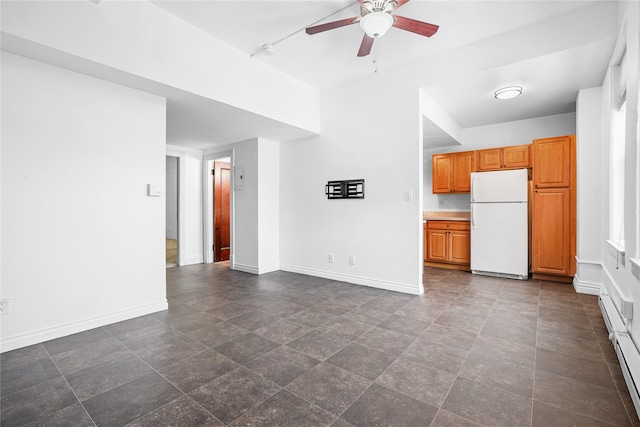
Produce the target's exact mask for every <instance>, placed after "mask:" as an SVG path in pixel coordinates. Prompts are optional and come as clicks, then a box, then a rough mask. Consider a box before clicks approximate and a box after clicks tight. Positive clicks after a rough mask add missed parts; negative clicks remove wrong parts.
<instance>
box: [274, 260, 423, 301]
mask: <svg viewBox="0 0 640 427" xmlns="http://www.w3.org/2000/svg"><path fill="white" fill-rule="evenodd" d="M280 270H282V271H288V272H291V273H299V274H306V275H308V276H315V277H322V278H324V279H331V280H336V281H339V282H347V283H353V284H354V285H362V286H369V287H371V288H378V289H385V290H387V291H394V292H401V293H404V294H411V295H422V294H423V293H424V288H423V287H422V284H419V285H411V284H408V283H398V282H391V281H386V280H378V279H372V278H369V277H362V276H354V275H350V274H343V273H337V272H335V271H326V270H317V269H314V268H306V267H299V266H295V265H289V264H283V265H281V266H280Z"/></svg>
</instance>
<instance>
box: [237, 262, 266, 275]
mask: <svg viewBox="0 0 640 427" xmlns="http://www.w3.org/2000/svg"><path fill="white" fill-rule="evenodd" d="M234 270H238V271H242V272H245V273H250V274H260V269H259V268H258V267H254V266H251V265H246V264H240V263H238V262H236V263H234Z"/></svg>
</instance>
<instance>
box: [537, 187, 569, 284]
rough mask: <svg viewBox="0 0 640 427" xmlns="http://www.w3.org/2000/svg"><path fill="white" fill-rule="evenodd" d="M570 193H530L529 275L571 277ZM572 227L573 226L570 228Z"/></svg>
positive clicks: (563, 190) (557, 190) (562, 190)
mask: <svg viewBox="0 0 640 427" xmlns="http://www.w3.org/2000/svg"><path fill="white" fill-rule="evenodd" d="M571 223H572V221H571V189H569V188H543V189H537V190H535V192H534V193H533V233H532V234H533V236H532V238H533V244H532V247H533V254H532V255H533V260H532V262H533V272H534V273H547V274H560V275H572V274H573V271H572V260H571V258H572V256H573V255H572V251H571V245H570V244H569V242H570V241H571V236H572V233H571V226H572V224H571ZM574 226H575V225H574Z"/></svg>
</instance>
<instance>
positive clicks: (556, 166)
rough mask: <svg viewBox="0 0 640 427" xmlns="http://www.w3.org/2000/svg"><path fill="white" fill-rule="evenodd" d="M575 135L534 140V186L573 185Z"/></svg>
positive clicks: (555, 186) (554, 186)
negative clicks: (572, 168)
mask: <svg viewBox="0 0 640 427" xmlns="http://www.w3.org/2000/svg"><path fill="white" fill-rule="evenodd" d="M574 138H575V136H574V135H568V136H559V137H555V138H545V139H535V140H534V141H533V186H534V188H557V187H569V186H570V185H571V147H572V142H573V141H574Z"/></svg>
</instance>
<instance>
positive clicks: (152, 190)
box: [147, 184, 162, 197]
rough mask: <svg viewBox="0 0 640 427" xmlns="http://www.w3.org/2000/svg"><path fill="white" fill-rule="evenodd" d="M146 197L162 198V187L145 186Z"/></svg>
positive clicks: (155, 185)
mask: <svg viewBox="0 0 640 427" xmlns="http://www.w3.org/2000/svg"><path fill="white" fill-rule="evenodd" d="M147 196H150V197H160V196H162V186H161V185H160V184H147Z"/></svg>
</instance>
